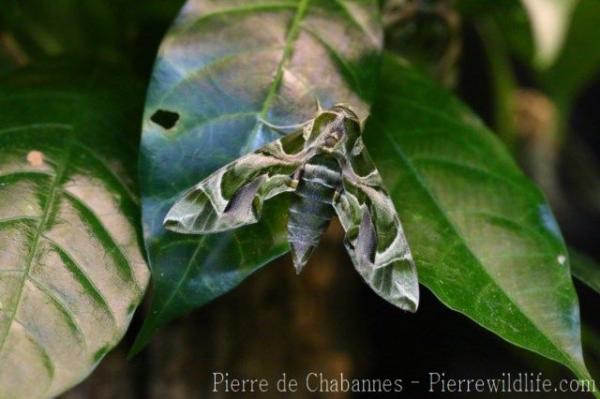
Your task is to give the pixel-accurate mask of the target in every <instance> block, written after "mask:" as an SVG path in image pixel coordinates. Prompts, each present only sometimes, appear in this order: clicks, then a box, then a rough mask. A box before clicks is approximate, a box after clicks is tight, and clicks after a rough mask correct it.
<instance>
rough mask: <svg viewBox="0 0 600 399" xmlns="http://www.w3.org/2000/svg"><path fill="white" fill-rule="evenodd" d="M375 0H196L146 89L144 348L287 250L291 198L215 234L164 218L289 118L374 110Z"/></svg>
mask: <svg viewBox="0 0 600 399" xmlns="http://www.w3.org/2000/svg"><path fill="white" fill-rule="evenodd" d="M378 17H379V16H378V3H377V1H375V0H373V1H357V0H313V1H309V0H294V1H289V0H284V1H266V0H253V1H244V2H240V1H236V0H220V1H218V2H215V1H207V0H190V1H189V2H188V3H187V4H186V5H185V6H184V8H183V10H182V12H181V14H180V15H179V17H178V19H177V20H176V23H175V25H174V26H173V28H172V29H171V30H170V32H169V33H168V34H167V36H166V37H165V39H164V42H163V44H162V46H161V48H160V50H159V54H158V58H157V61H156V65H155V68H154V73H153V78H152V84H151V86H150V88H149V92H148V98H147V102H146V110H145V116H144V126H143V129H144V132H143V136H142V151H141V161H140V164H141V170H142V172H143V173H142V176H141V178H142V180H141V182H142V194H143V199H142V203H143V222H144V237H145V243H146V248H147V252H148V256H149V260H150V265H151V268H152V271H153V281H154V297H153V301H152V305H151V311H150V313H149V316H148V319H147V320H146V322H145V324H144V327H143V329H142V331H141V333H140V335H139V336H138V339H137V342H136V344H135V345H134V349H133V350H132V351H133V352H135V351H137V350H139V349H140V348H141V347H142V346H143V345H144V344H145V343H146V342H147V341H148V339H149V338H150V337H151V335H152V334H153V332H154V331H155V330H156V329H157V328H158V327H160V326H161V325H163V324H164V323H166V322H167V321H169V320H171V319H173V318H175V317H177V316H179V315H181V314H183V313H185V312H188V311H189V310H191V309H193V308H195V307H198V306H201V305H203V304H205V303H207V302H208V301H210V300H212V299H214V298H215V297H217V296H219V295H221V294H223V293H225V292H227V291H228V290H230V289H232V288H233V287H235V286H236V285H237V284H239V283H240V282H241V281H242V280H243V279H244V278H246V277H247V276H248V275H249V274H251V273H252V272H254V271H255V270H256V269H258V268H259V267H261V266H262V265H264V264H266V263H268V262H269V261H270V260H272V259H273V258H275V257H278V256H280V255H282V254H284V253H285V252H286V251H287V250H288V243H287V234H286V228H285V227H286V226H285V224H286V220H287V217H286V215H287V212H285V211H284V210H285V209H286V208H285V207H282V206H283V203H282V201H285V200H284V199H277V200H276V201H274V203H272V204H269V206H270V207H271V209H269V208H267V209H265V210H264V212H263V214H264V215H265V216H263V220H262V221H261V222H260V223H258V224H256V225H252V226H248V227H245V228H241V229H238V230H236V231H234V232H230V233H224V234H215V235H207V236H201V237H198V236H190V235H181V234H176V233H168V232H167V231H166V230H165V229H164V228H163V225H162V222H163V219H164V216H165V215H166V212H167V210H168V209H169V208H170V207H171V205H172V204H173V203H174V202H175V200H176V199H177V198H178V197H179V196H180V195H181V193H182V192H183V191H184V190H186V189H188V188H189V187H191V186H192V185H194V184H196V183H197V182H199V181H200V180H202V179H203V178H204V177H206V176H207V175H209V174H210V173H211V172H213V171H214V170H216V169H217V168H218V167H220V166H222V165H224V164H226V163H228V162H229V161H232V160H234V159H236V158H238V157H239V156H241V155H243V154H245V153H247V152H249V151H251V150H253V149H256V148H259V147H260V146H262V145H263V144H265V143H267V142H269V141H272V140H274V139H277V138H278V137H280V135H281V133H279V132H276V131H275V130H273V129H270V128H269V127H268V126H267V125H265V124H264V123H262V122H261V120H263V119H264V120H267V121H268V122H270V123H271V124H278V125H290V124H295V123H300V122H304V121H306V120H307V119H309V118H311V117H313V116H314V115H315V112H316V105H317V101H318V102H320V104H321V105H322V106H323V107H324V108H326V107H330V106H332V105H334V104H335V103H337V102H345V103H349V104H350V105H351V106H352V108H354V109H355V110H356V111H357V112H358V113H359V114H360V115H361V116H362V117H365V116H366V115H367V114H368V109H369V103H370V102H371V99H372V98H373V94H374V87H375V84H376V76H377V71H378V66H379V61H380V51H381V46H382V38H381V37H382V33H381V27H380V24H379V18H378Z"/></svg>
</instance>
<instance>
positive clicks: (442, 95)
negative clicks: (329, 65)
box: [365, 56, 588, 377]
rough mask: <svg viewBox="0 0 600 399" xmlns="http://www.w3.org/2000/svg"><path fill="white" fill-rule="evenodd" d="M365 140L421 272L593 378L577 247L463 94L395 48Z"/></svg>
mask: <svg viewBox="0 0 600 399" xmlns="http://www.w3.org/2000/svg"><path fill="white" fill-rule="evenodd" d="M380 85H381V87H382V88H385V90H382V91H381V92H380V93H381V95H380V96H379V97H378V99H377V101H376V102H375V104H374V106H373V115H372V117H371V119H370V121H369V123H368V125H367V128H366V131H365V136H366V137H365V144H366V146H367V148H369V151H370V152H371V155H372V157H373V159H374V160H375V161H376V163H377V166H378V168H379V170H380V171H381V174H382V176H383V177H384V181H385V183H386V185H387V187H388V189H389V190H390V192H391V194H392V196H393V199H394V202H395V204H396V207H397V209H398V212H399V215H400V219H401V220H402V223H403V225H404V228H405V232H406V235H407V237H408V242H409V244H410V246H411V249H412V252H413V255H414V257H415V261H416V263H417V267H418V271H419V279H420V281H421V282H422V283H423V284H424V285H425V286H427V287H428V288H429V289H430V290H431V291H433V293H434V294H435V295H436V296H437V297H438V298H439V299H440V300H441V301H442V302H443V303H444V304H445V305H447V306H448V307H450V308H451V309H454V310H456V311H459V312H461V313H463V314H465V315H466V316H468V317H470V318H471V319H473V320H474V321H476V322H477V323H479V324H480V325H482V326H484V327H485V328H487V329H489V330H491V331H492V332H494V333H496V334H498V335H499V336H501V337H502V338H504V339H506V340H508V341H510V342H512V343H514V344H516V345H518V346H521V347H523V348H527V349H530V350H532V351H535V352H537V353H539V354H542V355H544V356H546V357H549V358H551V359H554V360H556V361H558V362H560V363H562V364H564V365H566V366H568V367H569V368H571V369H572V370H573V371H574V372H575V373H576V374H577V375H578V376H580V377H587V376H588V372H587V370H586V367H585V365H584V361H583V356H582V351H581V342H580V328H579V306H578V301H577V296H576V294H575V290H574V288H573V284H572V281H571V275H570V270H569V265H568V260H567V251H566V248H565V245H564V243H563V240H562V237H561V234H560V231H559V230H558V227H557V225H556V222H555V220H554V217H553V216H552V212H551V211H550V209H549V207H548V204H547V203H546V201H545V199H544V197H543V195H542V194H541V193H540V191H539V190H538V189H537V188H536V187H535V186H534V185H533V184H532V183H531V182H530V181H529V180H528V179H527V178H526V177H525V176H524V175H523V174H522V173H521V172H520V171H519V169H518V168H517V166H516V165H515V163H514V162H513V160H512V159H511V157H510V156H509V155H508V153H507V151H506V150H505V149H504V147H503V146H502V145H501V144H500V142H499V141H498V139H497V138H496V137H495V136H494V135H493V134H492V133H491V132H489V131H488V130H487V129H486V127H485V126H484V125H483V124H482V123H481V122H480V121H479V120H478V119H477V118H476V117H475V116H474V115H473V114H472V113H471V112H470V111H469V110H468V109H467V108H466V107H465V106H463V105H462V104H460V103H459V102H458V101H457V100H455V99H454V98H453V97H452V96H451V95H449V94H448V93H446V92H445V91H444V90H442V89H440V88H438V87H436V86H435V85H434V84H433V83H431V82H430V81H428V80H427V79H425V78H423V77H422V76H421V75H419V74H417V73H416V72H414V71H413V70H412V69H411V68H410V67H408V66H406V65H405V64H404V63H403V62H402V61H400V60H399V59H397V58H393V57H391V56H387V57H386V58H385V62H384V67H383V71H382V77H381V83H380Z"/></svg>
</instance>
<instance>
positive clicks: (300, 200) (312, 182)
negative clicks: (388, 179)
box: [288, 156, 341, 272]
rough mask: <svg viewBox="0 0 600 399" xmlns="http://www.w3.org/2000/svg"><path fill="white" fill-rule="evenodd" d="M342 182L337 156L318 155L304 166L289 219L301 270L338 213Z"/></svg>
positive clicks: (293, 245)
mask: <svg viewBox="0 0 600 399" xmlns="http://www.w3.org/2000/svg"><path fill="white" fill-rule="evenodd" d="M340 185H341V169H340V167H339V165H338V163H337V161H336V160H335V159H332V158H329V157H324V156H317V157H315V158H313V159H311V160H310V161H309V162H308V163H307V164H306V165H305V166H304V170H303V173H302V175H301V177H300V180H299V184H298V187H297V189H296V191H295V192H294V196H293V197H292V203H291V205H290V212H289V219H288V241H289V242H290V245H291V248H292V256H293V259H294V266H295V267H296V270H297V271H298V272H300V270H302V268H303V267H304V265H305V264H306V262H307V261H308V258H309V257H310V255H311V253H312V251H313V250H314V249H315V248H316V247H317V245H318V244H319V241H320V239H321V236H322V235H323V232H324V231H325V229H326V228H327V226H328V225H329V222H330V221H331V218H332V217H333V216H334V214H335V210H334V209H333V206H332V204H333V198H334V196H335V193H336V191H337V190H338V187H340Z"/></svg>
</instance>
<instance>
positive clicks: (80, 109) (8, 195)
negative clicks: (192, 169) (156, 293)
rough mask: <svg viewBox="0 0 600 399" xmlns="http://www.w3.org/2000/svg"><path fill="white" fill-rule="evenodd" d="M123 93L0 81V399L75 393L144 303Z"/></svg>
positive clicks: (83, 83)
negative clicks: (73, 389) (142, 300)
mask: <svg viewBox="0 0 600 399" xmlns="http://www.w3.org/2000/svg"><path fill="white" fill-rule="evenodd" d="M55 72H56V73H55ZM63 74H64V76H68V77H69V82H68V83H66V82H65V81H64V78H63V80H57V79H55V78H53V76H61V75H63ZM125 87H127V86H126V85H125V84H124V82H121V83H119V84H115V85H111V84H110V83H109V81H108V80H107V79H100V78H99V77H95V78H94V77H91V76H87V77H85V78H81V79H80V78H78V77H76V74H75V73H74V72H73V71H64V70H62V69H61V70H60V71H58V70H57V71H54V70H52V69H51V68H47V69H45V70H43V71H41V70H40V71H35V70H31V71H29V72H22V73H18V74H13V75H10V76H7V77H5V78H3V79H2V80H0V104H1V107H2V112H1V113H0V148H1V152H0V397H2V398H27V399H30V398H46V397H54V396H56V395H57V394H59V393H61V392H62V391H64V390H65V389H67V388H69V387H70V386H72V385H74V384H75V383H77V382H79V381H80V380H81V379H83V378H84V377H85V376H87V375H88V374H89V373H90V372H91V371H92V370H93V368H94V367H95V366H96V365H97V364H98V362H99V361H100V360H101V359H102V358H103V357H104V355H105V354H106V353H107V352H108V351H109V350H110V349H111V348H112V347H113V346H114V345H116V343H117V342H118V341H119V340H120V339H121V337H122V336H123V334H124V333H125V331H126V329H127V327H128V325H129V321H130V320H131V317H132V315H133V312H134V310H135V309H136V307H137V305H138V303H139V301H140V300H141V297H142V295H143V293H144V290H145V287H146V284H147V280H148V270H147V267H146V265H145V263H144V260H143V258H142V254H141V252H140V246H139V235H138V234H137V222H138V216H137V213H138V211H137V204H136V203H137V199H136V196H135V194H134V192H135V191H134V190H135V188H134V186H133V184H132V181H133V180H132V177H133V175H134V173H135V159H134V158H135V146H134V145H135V143H134V142H132V140H130V139H129V140H128V137H129V138H132V137H135V132H136V128H135V127H136V126H135V125H136V123H135V120H136V117H137V113H136V112H131V111H132V110H134V111H135V109H132V108H131V106H130V105H129V104H130V100H134V99H135V98H133V97H134V96H130V95H127V92H126V91H124V90H123V89H124V88H125Z"/></svg>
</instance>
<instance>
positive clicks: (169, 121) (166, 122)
mask: <svg viewBox="0 0 600 399" xmlns="http://www.w3.org/2000/svg"><path fill="white" fill-rule="evenodd" d="M150 120H151V121H152V122H154V123H156V124H157V125H159V126H161V127H162V128H163V129H167V130H169V129H171V128H172V127H173V126H175V124H176V123H177V121H178V120H179V114H178V113H177V112H172V111H166V110H164V109H159V110H158V111H156V112H155V113H154V114H152V116H151V117H150Z"/></svg>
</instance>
